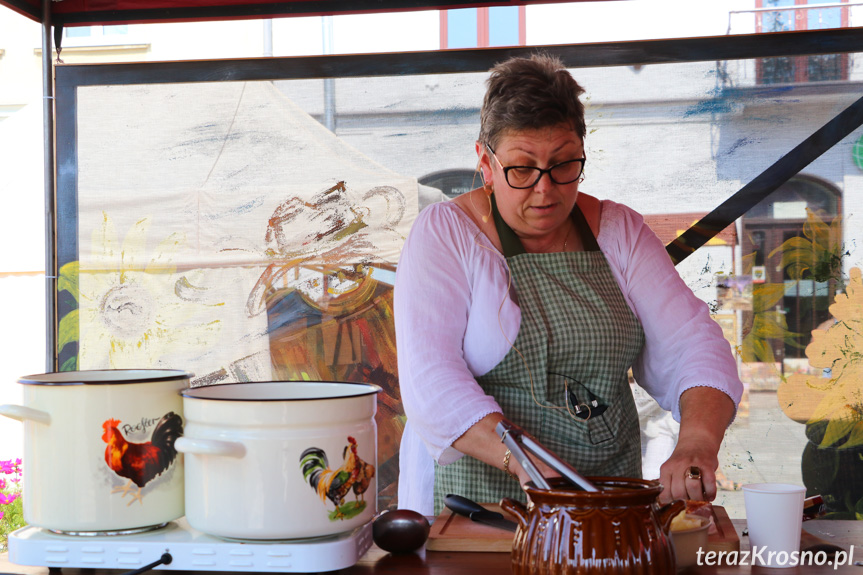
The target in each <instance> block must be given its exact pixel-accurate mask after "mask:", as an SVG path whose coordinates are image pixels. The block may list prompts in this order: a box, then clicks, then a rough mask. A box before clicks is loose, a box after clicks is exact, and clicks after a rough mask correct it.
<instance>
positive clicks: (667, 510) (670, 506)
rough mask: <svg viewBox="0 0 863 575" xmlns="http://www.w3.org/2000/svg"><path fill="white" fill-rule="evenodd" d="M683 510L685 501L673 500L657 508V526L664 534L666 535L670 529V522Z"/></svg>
mask: <svg viewBox="0 0 863 575" xmlns="http://www.w3.org/2000/svg"><path fill="white" fill-rule="evenodd" d="M684 509H686V501H684V500H683V499H675V500H674V501H672V502H671V503H666V504H665V505H663V506H662V507H660V508H659V511H658V513H659V524H660V525H661V526H662V530H663V531H665V533H668V530H669V529H670V528H671V520H672V519H674V517H675V516H676V515H677V514H678V513H680V512H681V511H683V510H684Z"/></svg>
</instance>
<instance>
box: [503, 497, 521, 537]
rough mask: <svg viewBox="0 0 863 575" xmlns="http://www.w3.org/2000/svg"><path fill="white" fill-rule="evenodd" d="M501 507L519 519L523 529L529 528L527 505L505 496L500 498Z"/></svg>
mask: <svg viewBox="0 0 863 575" xmlns="http://www.w3.org/2000/svg"><path fill="white" fill-rule="evenodd" d="M500 508H501V509H503V510H504V511H506V512H507V513H509V514H510V515H513V516H514V517H515V518H516V519H518V523H519V525H521V527H522V529H527V507H525V506H524V504H523V503H522V502H521V501H516V500H515V499H510V498H509V497H504V498H503V499H501V500H500Z"/></svg>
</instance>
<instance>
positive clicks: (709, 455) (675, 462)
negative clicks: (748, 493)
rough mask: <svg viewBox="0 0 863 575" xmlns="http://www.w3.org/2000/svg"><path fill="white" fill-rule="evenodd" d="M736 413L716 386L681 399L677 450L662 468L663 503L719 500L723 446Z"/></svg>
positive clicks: (695, 390)
mask: <svg viewBox="0 0 863 575" xmlns="http://www.w3.org/2000/svg"><path fill="white" fill-rule="evenodd" d="M734 411H735V406H734V402H733V401H732V400H731V398H730V397H728V395H726V394H725V393H723V392H722V391H719V390H717V389H714V388H712V387H693V388H690V389H687V390H686V391H685V392H684V393H683V395H681V396H680V434H679V438H678V440H677V447H675V448H674V452H673V453H672V454H671V457H669V458H668V461H666V462H665V463H663V464H662V466H661V467H660V468H659V481H660V483H662V486H663V489H662V493H660V495H659V500H660V501H661V502H668V501H671V500H672V499H694V500H706V501H713V499H715V498H716V469H717V468H718V467H719V459H718V453H719V447H720V445H721V444H722V438H723V437H724V436H725V430H726V428H727V427H728V425H729V423H731V419H732V417H733V416H734Z"/></svg>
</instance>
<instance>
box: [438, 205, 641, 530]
mask: <svg viewBox="0 0 863 575" xmlns="http://www.w3.org/2000/svg"><path fill="white" fill-rule="evenodd" d="M492 213H493V216H494V221H495V225H496V226H497V230H498V234H499V235H500V239H501V244H502V247H503V253H504V256H506V258H507V263H508V265H509V268H510V273H511V274H512V285H513V289H514V290H515V295H516V296H517V301H518V302H519V307H520V309H521V325H520V327H519V332H518V336H517V337H516V339H515V342H514V344H513V349H510V351H509V352H508V353H507V355H506V356H505V357H504V358H503V360H502V361H501V362H500V363H499V364H498V365H497V366H495V367H494V368H493V369H492V370H491V371H489V372H488V373H487V374H485V375H483V376H481V377H478V378H477V381H478V382H479V384H480V386H481V387H482V388H483V390H484V391H485V392H486V393H488V394H489V395H491V396H492V397H494V398H495V400H496V401H497V402H498V403H499V404H500V406H501V408H502V409H503V413H504V415H505V416H506V418H507V419H509V420H510V421H512V422H513V423H515V424H516V425H519V426H521V427H523V428H524V429H525V430H527V432H528V433H530V434H531V435H533V436H534V437H535V438H536V439H538V440H539V442H540V443H542V444H543V445H544V446H545V447H547V448H548V449H550V450H551V451H552V452H553V453H555V454H557V455H558V456H559V457H561V458H562V459H564V460H566V461H567V462H569V463H570V464H571V465H572V466H573V467H575V468H576V469H577V470H578V471H579V472H580V473H581V474H583V475H588V476H590V475H613V476H626V477H641V439H640V433H639V427H638V413H637V412H636V409H635V402H634V400H633V398H632V391H631V390H630V387H629V382H628V379H627V371H628V369H629V367H630V366H631V365H632V362H633V361H634V360H635V357H636V356H637V355H638V353H639V352H640V351H641V348H642V346H643V345H644V331H643V330H642V328H641V323H640V322H639V321H638V318H637V317H635V314H633V313H632V310H631V309H630V308H629V305H627V303H626V300H625V299H624V297H623V293H622V292H621V291H620V286H619V285H618V284H617V281H616V280H615V278H614V275H613V274H612V272H611V268H610V267H609V265H608V262H607V261H606V259H605V255H604V254H603V253H602V252H601V251H600V250H599V245H598V244H597V243H596V238H595V237H594V236H593V233H592V232H591V230H590V227H589V226H588V224H587V221H586V220H585V218H584V215H583V214H582V212H581V210H580V209H579V208H578V206H575V208H574V209H573V212H572V217H573V221H574V223H575V226H576V229H577V230H578V231H579V233H580V235H581V239H582V242H583V245H584V249H585V251H583V252H561V253H548V254H530V253H527V252H525V251H524V247H523V246H522V245H521V242H520V241H519V239H518V236H516V234H515V232H513V231H512V229H511V228H510V227H509V226H508V225H507V224H506V223H505V222H504V221H503V218H501V217H500V213H499V212H498V210H497V205H496V203H495V202H494V201H493V202H492ZM516 349H518V350H519V351H520V352H521V354H522V355H523V357H524V359H522V356H520V355H519V354H518V352H516ZM531 379H532V384H531ZM531 387H532V388H533V395H532V394H531ZM534 397H535V398H536V401H534ZM593 400H596V403H597V406H598V407H593V408H592V411H591V416H590V417H589V418H588V419H582V418H579V417H573V416H572V415H570V413H569V411H568V410H567V409H566V407H567V406H569V410H570V411H572V412H574V411H575V407H574V406H575V405H578V404H588V405H591V404H592V402H593ZM537 402H539V403H540V404H542V405H543V406H548V407H545V408H544V407H540V406H539V405H537ZM602 406H606V408H605V410H604V411H602ZM551 407H558V408H563V409H551ZM582 409H584V408H582ZM594 411H596V412H599V411H602V413H601V414H599V415H597V414H595V413H593V412H594ZM448 493H454V494H457V495H462V496H465V497H469V498H470V499H473V500H474V501H479V502H484V503H485V502H497V501H499V500H500V499H501V498H503V497H511V498H513V499H517V500H521V501H522V502H524V501H526V497H525V493H524V491H522V489H521V487H520V485H519V484H518V482H517V481H514V480H513V479H511V478H510V477H509V476H507V475H506V474H505V473H504V472H503V471H501V470H499V469H497V468H495V467H492V466H490V465H487V464H485V463H482V462H481V461H479V460H477V459H474V458H473V457H470V456H465V457H462V458H461V459H459V460H458V461H456V462H455V463H452V464H450V465H438V464H437V463H436V464H435V483H434V501H435V514H438V513H440V511H441V509H442V507H443V498H444V496H445V495H447V494H448Z"/></svg>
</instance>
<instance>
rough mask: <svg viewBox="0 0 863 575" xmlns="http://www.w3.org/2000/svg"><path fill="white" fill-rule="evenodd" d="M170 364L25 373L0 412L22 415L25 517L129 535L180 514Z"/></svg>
mask: <svg viewBox="0 0 863 575" xmlns="http://www.w3.org/2000/svg"><path fill="white" fill-rule="evenodd" d="M191 377H192V374H190V373H188V372H185V371H178V370H162V369H158V370H156V369H134V370H126V369H121V370H92V371H66V372H57V373H46V374H40V375H27V376H24V377H21V378H20V379H19V380H18V383H20V384H22V385H23V394H22V396H23V401H22V403H23V405H0V415H5V416H6V417H11V418H13V419H18V420H20V421H22V422H23V423H24V456H23V463H24V479H23V483H24V485H23V497H24V520H25V521H26V522H27V523H29V524H30V525H35V526H38V527H43V528H45V529H48V530H51V531H57V532H63V533H71V534H97V533H105V532H113V533H133V532H138V531H144V530H148V529H153V528H156V527H160V526H162V525H164V524H165V523H167V522H169V521H172V520H174V519H177V518H179V517H182V516H183V513H184V506H183V496H184V481H183V463H182V457H181V456H178V454H177V452H176V450H175V449H174V442H175V441H176V439H177V438H178V437H179V436H180V435H182V433H183V402H182V398H181V397H180V394H179V392H180V390H182V389H184V388H187V387H188V386H189V382H190V380H191Z"/></svg>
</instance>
